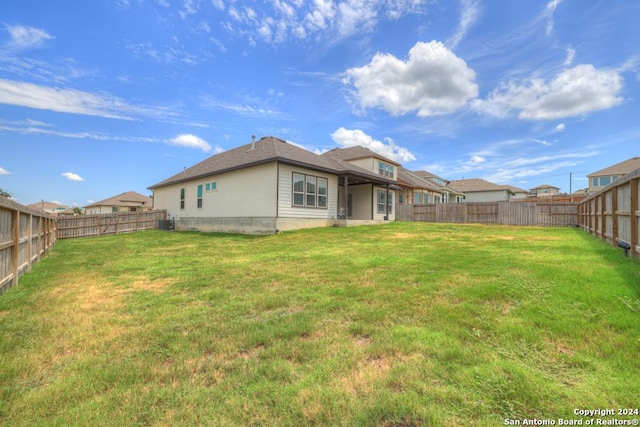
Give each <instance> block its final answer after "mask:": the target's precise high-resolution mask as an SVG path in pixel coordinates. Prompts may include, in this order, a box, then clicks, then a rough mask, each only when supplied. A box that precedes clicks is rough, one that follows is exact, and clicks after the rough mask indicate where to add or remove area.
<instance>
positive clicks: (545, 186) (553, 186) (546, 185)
mask: <svg viewBox="0 0 640 427" xmlns="http://www.w3.org/2000/svg"><path fill="white" fill-rule="evenodd" d="M540 188H555V189H556V190H559V189H560V187H556V186H555V185H549V184H542V185H538V186H537V187H533V188H532V190H538V189H540Z"/></svg>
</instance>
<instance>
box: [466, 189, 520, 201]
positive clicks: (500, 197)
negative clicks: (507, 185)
mask: <svg viewBox="0 0 640 427" xmlns="http://www.w3.org/2000/svg"><path fill="white" fill-rule="evenodd" d="M505 200H509V195H508V193H507V192H506V191H504V190H499V191H474V192H473V193H465V199H464V201H465V202H467V203H470V202H502V201H505Z"/></svg>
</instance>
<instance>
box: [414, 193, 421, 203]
mask: <svg viewBox="0 0 640 427" xmlns="http://www.w3.org/2000/svg"><path fill="white" fill-rule="evenodd" d="M421 203H422V194H420V193H414V195H413V204H414V205H419V204H421Z"/></svg>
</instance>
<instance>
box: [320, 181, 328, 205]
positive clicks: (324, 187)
mask: <svg viewBox="0 0 640 427" xmlns="http://www.w3.org/2000/svg"><path fill="white" fill-rule="evenodd" d="M328 184H329V181H327V179H326V178H318V207H319V208H326V207H327V196H328V195H329V185H328Z"/></svg>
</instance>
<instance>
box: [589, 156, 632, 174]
mask: <svg viewBox="0 0 640 427" xmlns="http://www.w3.org/2000/svg"><path fill="white" fill-rule="evenodd" d="M636 169H640V157H632V158H630V159H627V160H625V161H624V162H620V163H616V164H615V165H612V166H609V167H606V168H604V169H600V170H599V171H596V172H592V173H590V174H589V175H587V176H589V177H590V176H601V175H605V176H606V175H626V174H628V173H630V172H633V171H634V170H636Z"/></svg>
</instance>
